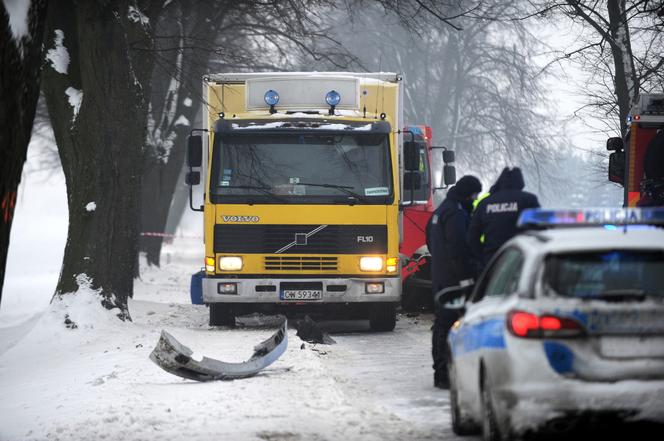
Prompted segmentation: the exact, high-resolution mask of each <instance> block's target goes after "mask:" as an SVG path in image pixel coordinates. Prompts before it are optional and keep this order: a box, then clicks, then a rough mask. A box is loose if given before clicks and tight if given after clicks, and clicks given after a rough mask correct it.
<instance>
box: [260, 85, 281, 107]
mask: <svg viewBox="0 0 664 441" xmlns="http://www.w3.org/2000/svg"><path fill="white" fill-rule="evenodd" d="M263 99H264V100H265V104H267V105H268V106H274V105H276V104H277V103H278V102H279V94H278V93H277V91H276V90H272V89H270V90H268V91H267V92H265V96H263Z"/></svg>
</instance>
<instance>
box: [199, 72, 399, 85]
mask: <svg viewBox="0 0 664 441" xmlns="http://www.w3.org/2000/svg"><path fill="white" fill-rule="evenodd" d="M293 77H303V78H315V77H329V78H348V77H352V78H361V79H363V80H365V81H366V80H378V81H400V80H401V79H402V78H403V76H402V75H401V74H397V73H394V72H249V73H245V72H236V73H217V74H208V75H205V76H204V77H203V78H204V80H205V81H216V82H222V83H228V82H237V83H244V82H245V81H247V80H249V79H254V78H293Z"/></svg>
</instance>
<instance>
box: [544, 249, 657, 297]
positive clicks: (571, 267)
mask: <svg viewBox="0 0 664 441" xmlns="http://www.w3.org/2000/svg"><path fill="white" fill-rule="evenodd" d="M544 287H545V292H547V293H548V294H553V295H560V296H565V297H580V298H589V299H600V300H609V301H611V300H626V299H638V298H645V297H656V298H660V299H663V298H664V252H661V251H648V250H644V251H640V250H612V251H596V252H583V253H569V254H558V255H552V256H549V257H548V258H547V259H546V264H545V271H544Z"/></svg>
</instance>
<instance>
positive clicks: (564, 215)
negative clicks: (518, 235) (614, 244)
mask: <svg viewBox="0 0 664 441" xmlns="http://www.w3.org/2000/svg"><path fill="white" fill-rule="evenodd" d="M517 225H518V227H520V228H552V227H574V226H579V227H581V226H592V225H664V208H584V209H579V210H540V209H535V210H533V209H531V210H524V212H523V213H521V216H520V217H519V222H518V223H517Z"/></svg>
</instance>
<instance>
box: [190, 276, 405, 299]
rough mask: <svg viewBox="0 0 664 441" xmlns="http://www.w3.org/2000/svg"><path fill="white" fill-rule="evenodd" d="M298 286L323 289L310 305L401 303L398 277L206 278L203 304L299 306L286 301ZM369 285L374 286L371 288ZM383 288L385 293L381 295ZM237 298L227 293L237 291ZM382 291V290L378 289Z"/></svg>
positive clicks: (305, 288) (235, 294)
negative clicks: (288, 291)
mask: <svg viewBox="0 0 664 441" xmlns="http://www.w3.org/2000/svg"><path fill="white" fill-rule="evenodd" d="M298 285H299V286H301V287H302V289H304V290H307V291H312V290H315V291H317V290H318V288H320V291H321V295H320V299H305V300H301V301H302V302H306V303H309V304H317V303H376V302H399V301H400V300H401V279H400V278H399V277H398V276H397V277H376V278H352V277H351V278H321V279H311V278H302V279H279V278H274V279H273V278H261V279H231V278H214V277H206V278H204V279H203V302H205V303H275V304H278V303H297V302H299V301H300V300H296V299H291V300H286V299H284V298H283V297H284V296H283V291H284V290H285V289H290V290H293V289H297V288H298ZM369 285H372V286H371V287H369ZM381 285H382V292H368V291H371V290H373V291H377V289H376V288H377V287H378V288H379V287H380V286H381ZM233 286H234V287H235V293H234V294H227V293H224V291H225V290H228V289H231V290H232V289H233ZM378 290H379V289H378Z"/></svg>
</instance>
